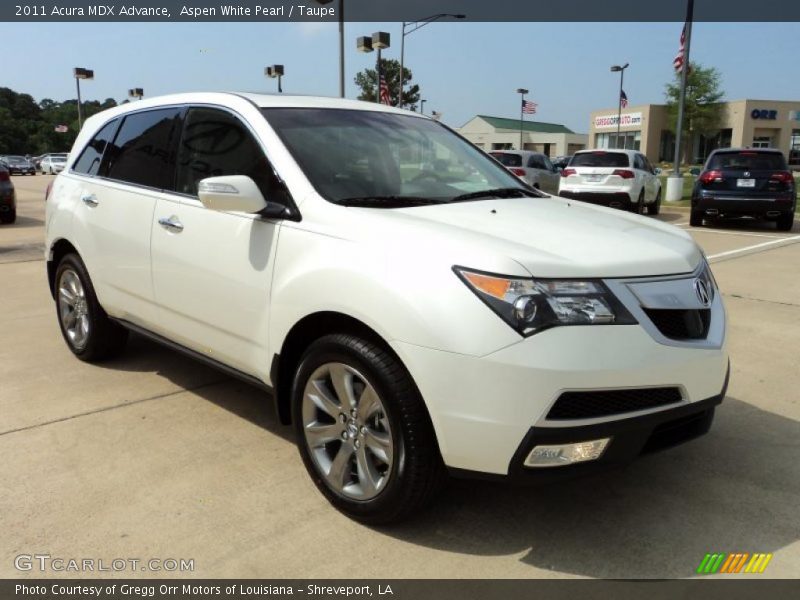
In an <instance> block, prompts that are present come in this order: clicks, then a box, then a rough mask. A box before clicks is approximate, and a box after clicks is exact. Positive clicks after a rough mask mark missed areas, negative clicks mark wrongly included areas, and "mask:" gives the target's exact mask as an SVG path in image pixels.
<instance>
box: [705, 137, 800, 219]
mask: <svg viewBox="0 0 800 600" xmlns="http://www.w3.org/2000/svg"><path fill="white" fill-rule="evenodd" d="M796 209H797V189H796V183H795V180H794V177H793V176H792V172H791V171H789V168H788V166H787V165H786V158H785V157H784V155H783V153H782V152H781V151H780V150H774V149H768V148H725V149H721V150H714V151H713V152H712V153H711V154H710V155H709V157H708V160H707V161H706V164H705V167H704V168H703V171H702V172H701V173H700V175H698V177H697V180H696V181H695V184H694V188H693V189H692V212H691V216H690V222H691V224H692V225H693V226H695V227H697V226H700V225H702V224H703V219H716V218H719V217H756V218H765V219H770V220H773V221H775V223H776V225H777V227H778V229H779V230H781V231H789V230H791V228H792V224H793V222H794V213H795V210H796Z"/></svg>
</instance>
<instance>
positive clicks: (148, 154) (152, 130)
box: [101, 108, 179, 188]
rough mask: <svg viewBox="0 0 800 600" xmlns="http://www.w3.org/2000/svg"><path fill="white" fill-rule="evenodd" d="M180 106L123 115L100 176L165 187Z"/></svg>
mask: <svg viewBox="0 0 800 600" xmlns="http://www.w3.org/2000/svg"><path fill="white" fill-rule="evenodd" d="M178 112H179V109H177V108H165V109H161V110H150V111H146V112H140V113H134V114H131V115H128V116H126V117H125V120H124V121H123V122H122V126H121V127H120V128H119V132H118V133H117V135H116V137H115V138H114V143H113V144H109V146H108V148H107V150H106V153H105V157H104V158H103V167H102V169H101V175H105V176H106V177H108V178H109V179H116V180H118V181H126V182H129V183H136V184H139V185H146V186H149V187H154V188H163V187H165V185H164V181H165V177H166V175H167V174H168V173H171V171H170V170H169V169H168V167H169V166H170V165H171V163H172V162H173V161H172V157H171V156H170V148H169V143H170V135H171V133H172V129H173V126H174V125H175V122H176V121H177V119H176V117H177V115H178Z"/></svg>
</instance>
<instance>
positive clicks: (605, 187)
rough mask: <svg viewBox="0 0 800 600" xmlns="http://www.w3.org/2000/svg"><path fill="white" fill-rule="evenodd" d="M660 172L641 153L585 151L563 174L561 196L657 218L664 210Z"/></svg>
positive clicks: (560, 187)
mask: <svg viewBox="0 0 800 600" xmlns="http://www.w3.org/2000/svg"><path fill="white" fill-rule="evenodd" d="M660 173H661V170H660V169H657V168H654V167H653V165H651V164H650V161H648V160H647V157H646V156H645V155H644V154H642V153H641V152H636V151H634V150H581V151H580V152H576V153H575V156H573V157H572V159H571V160H570V161H569V165H567V167H566V168H565V169H563V170H562V171H561V182H560V184H559V188H558V195H559V196H561V197H562V198H572V199H573V200H582V201H583V202H591V203H592V204H602V205H603V206H610V207H612V208H624V209H627V210H630V211H633V212H635V213H638V214H644V212H645V210H646V211H647V214H650V215H657V214H658V213H659V211H660V210H661V181H660V180H659V178H658V175H659V174H660Z"/></svg>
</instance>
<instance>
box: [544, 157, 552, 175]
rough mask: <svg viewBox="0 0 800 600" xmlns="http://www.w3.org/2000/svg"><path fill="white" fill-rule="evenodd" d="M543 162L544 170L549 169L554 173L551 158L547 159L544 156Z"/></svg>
mask: <svg viewBox="0 0 800 600" xmlns="http://www.w3.org/2000/svg"><path fill="white" fill-rule="evenodd" d="M542 161H543V162H544V168H545V169H547V170H548V171H552V170H553V163H551V162H550V159H549V158H547V157H546V156H543V157H542Z"/></svg>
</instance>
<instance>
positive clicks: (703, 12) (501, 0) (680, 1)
mask: <svg viewBox="0 0 800 600" xmlns="http://www.w3.org/2000/svg"><path fill="white" fill-rule="evenodd" d="M436 13H449V14H451V15H463V20H464V21H475V22H488V21H507V22H520V21H538V22H588V21H596V22H625V21H628V22H646V21H683V20H684V19H685V17H686V0H660V1H659V2H648V1H643V0H569V1H563V2H559V1H554V0H491V2H490V1H488V0H233V1H232V2H220V1H219V0H128V1H123V2H120V1H117V0H106V1H100V2H94V1H92V0H30V1H25V0H4V1H3V2H2V3H0V21H11V22H15V21H16V22H23V21H24V22H45V21H50V22H53V21H64V22H76V21H98V22H101V21H118V22H125V21H128V22H144V21H176V22H177V21H181V22H197V21H219V22H222V21H226V22H237V21H238V22H243V21H262V22H269V21H273V22H277V21H327V22H337V21H339V20H340V19H341V18H344V20H345V21H375V22H377V21H416V20H418V19H424V18H426V17H428V16H430V15H432V14H436ZM694 20H695V21H717V22H724V21H731V22H733V21H738V22H755V21H765V22H766V21H784V22H785V21H800V2H798V0H758V1H756V0H695V8H694Z"/></svg>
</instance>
